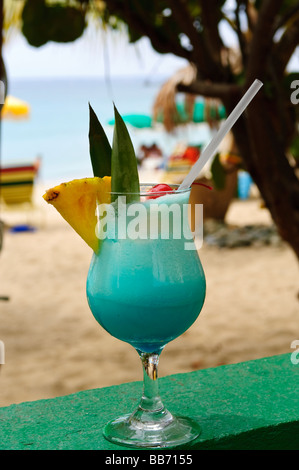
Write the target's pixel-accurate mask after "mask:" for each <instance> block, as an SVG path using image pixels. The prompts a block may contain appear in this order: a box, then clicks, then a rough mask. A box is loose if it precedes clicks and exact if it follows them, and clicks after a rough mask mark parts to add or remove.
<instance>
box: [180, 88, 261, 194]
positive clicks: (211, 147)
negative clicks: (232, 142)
mask: <svg viewBox="0 0 299 470" xmlns="http://www.w3.org/2000/svg"><path fill="white" fill-rule="evenodd" d="M262 86H263V83H262V82H261V81H260V80H255V81H254V82H253V84H252V85H251V87H250V88H248V90H247V91H246V93H245V95H244V96H243V97H242V98H241V99H240V101H239V103H238V104H237V106H236V107H235V109H234V110H233V111H232V112H231V113H230V115H229V116H228V118H227V119H226V121H224V123H223V124H222V125H221V126H220V128H219V130H218V132H217V134H216V135H215V136H214V138H213V139H212V140H211V142H210V143H209V144H208V145H207V146H206V148H205V149H204V151H203V152H202V154H201V155H200V158H199V159H198V160H197V162H196V163H195V164H194V165H193V167H192V168H191V170H190V172H189V173H188V175H187V176H186V178H185V179H184V181H183V182H182V183H181V185H180V187H179V190H180V189H187V188H189V187H190V186H191V184H192V183H193V181H194V180H195V179H196V177H197V176H198V175H199V173H200V172H201V170H202V169H203V167H204V166H205V164H206V163H207V162H208V160H209V159H210V158H212V157H213V156H214V155H215V153H216V151H217V148H218V147H219V145H220V143H221V142H222V140H223V139H224V137H225V136H226V134H227V133H228V132H229V131H230V130H231V128H232V127H233V125H234V124H235V122H236V121H237V119H238V118H239V117H240V116H241V114H242V113H243V111H244V110H245V109H246V108H247V106H248V105H249V103H250V101H251V100H252V99H253V98H254V97H255V95H256V94H257V92H258V91H259V89H260V88H261V87H262Z"/></svg>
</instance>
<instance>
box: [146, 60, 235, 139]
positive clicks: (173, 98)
mask: <svg viewBox="0 0 299 470" xmlns="http://www.w3.org/2000/svg"><path fill="white" fill-rule="evenodd" d="M196 73H197V72H196V69H195V67H194V66H192V65H188V66H187V67H184V68H182V69H180V70H178V71H177V72H176V73H175V74H174V75H173V76H172V77H171V78H170V79H168V80H167V81H166V82H165V83H164V84H163V85H162V87H161V88H160V91H159V93H158V95H157V97H156V99H155V101H154V104H153V121H156V122H161V123H163V125H164V127H165V129H166V130H167V131H172V130H173V129H174V128H175V127H176V126H178V125H180V124H186V123H190V122H194V123H202V122H207V123H208V124H209V125H210V126H211V127H214V126H217V125H218V124H219V122H220V121H221V119H224V118H225V117H226V113H225V108H224V106H223V104H222V103H221V102H220V100H218V99H216V98H204V97H197V96H195V95H193V94H192V95H191V94H188V93H185V94H184V100H181V101H179V99H178V96H179V92H178V85H179V84H182V85H190V84H191V83H192V82H194V81H195V80H196Z"/></svg>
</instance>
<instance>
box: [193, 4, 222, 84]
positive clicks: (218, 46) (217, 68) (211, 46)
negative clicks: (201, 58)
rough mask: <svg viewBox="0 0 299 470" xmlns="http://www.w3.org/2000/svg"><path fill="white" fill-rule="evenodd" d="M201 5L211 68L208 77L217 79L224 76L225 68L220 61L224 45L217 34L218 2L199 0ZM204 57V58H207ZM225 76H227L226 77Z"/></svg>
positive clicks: (205, 42)
mask: <svg viewBox="0 0 299 470" xmlns="http://www.w3.org/2000/svg"><path fill="white" fill-rule="evenodd" d="M199 4H200V7H201V19H202V24H203V28H204V37H203V39H204V45H205V48H206V51H207V58H208V60H209V62H210V63H211V65H212V67H211V68H213V72H214V73H213V75H211V74H209V75H210V78H214V79H215V80H219V78H220V79H221V78H223V79H224V76H225V69H224V67H223V66H222V62H221V50H222V49H223V47H224V45H223V42H222V39H221V37H220V35H219V30H218V22H219V2H218V1H217V0H209V2H207V1H206V0H199ZM207 58H206V60H207ZM226 78H227V77H226Z"/></svg>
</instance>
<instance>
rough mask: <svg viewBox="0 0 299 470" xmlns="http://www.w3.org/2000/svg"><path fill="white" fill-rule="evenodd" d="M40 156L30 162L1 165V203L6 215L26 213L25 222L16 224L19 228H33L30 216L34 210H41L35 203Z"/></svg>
mask: <svg viewBox="0 0 299 470" xmlns="http://www.w3.org/2000/svg"><path fill="white" fill-rule="evenodd" d="M40 163H41V161H40V158H37V159H36V160H35V161H33V162H28V163H26V162H25V163H21V164H20V163H19V164H18V163H15V164H10V165H5V166H4V165H2V166H1V167H0V203H1V205H2V207H3V209H4V211H5V212H6V216H7V217H10V216H13V213H17V214H18V218H19V216H20V213H24V214H26V221H25V224H23V225H20V222H18V223H17V225H15V227H14V229H15V230H17V228H18V229H19V230H21V228H22V230H29V229H30V230H31V229H33V227H31V226H30V224H29V218H32V217H31V216H33V211H39V212H40V207H38V206H37V205H36V204H35V203H34V185H35V183H36V179H37V176H38V171H39V168H40Z"/></svg>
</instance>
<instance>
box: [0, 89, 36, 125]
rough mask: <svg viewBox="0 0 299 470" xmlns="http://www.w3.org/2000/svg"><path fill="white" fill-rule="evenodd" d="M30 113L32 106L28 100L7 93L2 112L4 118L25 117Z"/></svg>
mask: <svg viewBox="0 0 299 470" xmlns="http://www.w3.org/2000/svg"><path fill="white" fill-rule="evenodd" d="M29 114H30V106H29V104H28V103H26V101H22V100H20V99H19V98H15V97H14V96H10V95H7V97H6V98H5V102H4V105H3V108H2V112H1V117H2V119H24V118H28V117H29Z"/></svg>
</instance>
